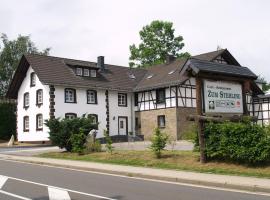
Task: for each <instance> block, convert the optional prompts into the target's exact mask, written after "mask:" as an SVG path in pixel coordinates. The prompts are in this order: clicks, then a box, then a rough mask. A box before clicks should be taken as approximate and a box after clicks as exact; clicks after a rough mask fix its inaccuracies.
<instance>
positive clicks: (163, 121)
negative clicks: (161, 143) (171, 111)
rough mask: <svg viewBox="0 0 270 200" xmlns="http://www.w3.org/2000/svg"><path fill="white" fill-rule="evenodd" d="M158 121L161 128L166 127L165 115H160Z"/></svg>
mask: <svg viewBox="0 0 270 200" xmlns="http://www.w3.org/2000/svg"><path fill="white" fill-rule="evenodd" d="M157 121H158V127H159V128H165V115H159V116H158V117H157Z"/></svg>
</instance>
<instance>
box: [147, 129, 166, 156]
mask: <svg viewBox="0 0 270 200" xmlns="http://www.w3.org/2000/svg"><path fill="white" fill-rule="evenodd" d="M167 141H168V135H167V134H165V133H162V132H161V131H160V129H159V128H155V130H154V135H153V136H152V138H151V142H152V144H151V146H150V149H152V151H153V152H154V154H155V155H156V157H157V158H161V151H162V150H163V149H164V148H165V147H166V143H167Z"/></svg>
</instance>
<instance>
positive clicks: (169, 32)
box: [129, 20, 190, 67]
mask: <svg viewBox="0 0 270 200" xmlns="http://www.w3.org/2000/svg"><path fill="white" fill-rule="evenodd" d="M174 31H175V30H174V28H173V23H172V22H166V21H159V20H156V21H152V22H151V24H150V25H146V26H144V27H143V28H142V30H141V31H140V32H139V34H140V38H141V40H142V42H141V43H140V44H139V45H138V47H137V46H136V45H135V44H132V45H131V46H129V49H130V57H129V60H130V67H134V66H136V67H147V66H151V65H155V64H161V63H164V62H165V61H166V56H167V55H171V56H174V57H178V58H180V57H185V58H186V57H190V54H189V53H187V52H185V53H180V50H181V49H182V48H183V47H184V43H183V37H182V36H175V35H174Z"/></svg>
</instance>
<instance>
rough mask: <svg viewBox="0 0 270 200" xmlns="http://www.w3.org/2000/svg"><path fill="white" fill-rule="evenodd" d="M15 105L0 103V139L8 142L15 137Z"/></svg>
mask: <svg viewBox="0 0 270 200" xmlns="http://www.w3.org/2000/svg"><path fill="white" fill-rule="evenodd" d="M15 112H16V104H15V103H0V139H1V140H8V139H10V137H11V135H14V136H16V114H15Z"/></svg>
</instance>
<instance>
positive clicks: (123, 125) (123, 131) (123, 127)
mask: <svg viewBox="0 0 270 200" xmlns="http://www.w3.org/2000/svg"><path fill="white" fill-rule="evenodd" d="M127 131H128V125H127V117H118V134H119V135H127V134H128V132H127Z"/></svg>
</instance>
